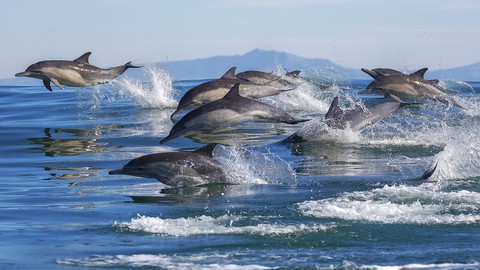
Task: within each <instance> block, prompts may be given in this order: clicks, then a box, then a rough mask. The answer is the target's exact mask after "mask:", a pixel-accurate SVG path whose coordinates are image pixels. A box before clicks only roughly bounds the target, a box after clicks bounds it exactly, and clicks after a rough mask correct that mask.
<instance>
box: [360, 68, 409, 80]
mask: <svg viewBox="0 0 480 270" xmlns="http://www.w3.org/2000/svg"><path fill="white" fill-rule="evenodd" d="M361 70H362V71H363V72H365V73H367V74H368V75H370V77H372V78H374V79H378V78H380V77H383V76H389V75H405V73H403V72H400V71H398V70H395V69H391V68H374V69H372V70H370V69H366V68H361Z"/></svg>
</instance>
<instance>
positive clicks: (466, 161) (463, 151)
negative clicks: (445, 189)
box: [429, 126, 480, 180]
mask: <svg viewBox="0 0 480 270" xmlns="http://www.w3.org/2000/svg"><path fill="white" fill-rule="evenodd" d="M478 128H479V127H478V126H470V127H468V128H466V127H465V128H463V127H462V128H457V129H456V130H455V132H452V135H451V136H449V137H448V140H447V143H446V146H445V148H444V150H443V151H441V152H440V153H438V154H437V155H435V157H434V161H433V164H437V168H436V170H435V171H434V173H433V174H432V176H431V177H430V178H429V179H430V180H449V179H465V178H472V177H478V176H480V140H479V138H478Z"/></svg>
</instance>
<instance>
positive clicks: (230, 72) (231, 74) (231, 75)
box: [221, 67, 237, 79]
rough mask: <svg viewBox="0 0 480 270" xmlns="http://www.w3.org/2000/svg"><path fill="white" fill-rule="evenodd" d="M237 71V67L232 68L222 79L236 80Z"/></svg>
mask: <svg viewBox="0 0 480 270" xmlns="http://www.w3.org/2000/svg"><path fill="white" fill-rule="evenodd" d="M236 71H237V67H231V68H230V69H229V70H228V71H227V72H225V74H223V76H222V77H221V79H236V78H237V77H235V72H236Z"/></svg>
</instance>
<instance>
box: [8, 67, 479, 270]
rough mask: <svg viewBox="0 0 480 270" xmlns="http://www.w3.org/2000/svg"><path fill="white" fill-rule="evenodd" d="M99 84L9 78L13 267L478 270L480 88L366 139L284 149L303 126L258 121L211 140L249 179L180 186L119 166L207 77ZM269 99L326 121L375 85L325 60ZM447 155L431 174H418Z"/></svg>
mask: <svg viewBox="0 0 480 270" xmlns="http://www.w3.org/2000/svg"><path fill="white" fill-rule="evenodd" d="M144 72H145V80H144V81H136V80H134V79H130V78H128V72H127V74H124V75H123V76H122V77H121V78H119V79H117V80H116V81H115V82H113V83H111V84H107V85H101V86H99V87H96V88H92V89H73V88H69V89H67V90H65V91H64V90H60V89H57V88H55V89H54V91H53V92H52V93H50V92H48V91H47V90H46V89H44V87H43V86H38V87H8V86H2V87H0V135H1V143H0V160H1V162H0V172H1V173H0V240H1V245H0V269H87V268H92V267H94V268H97V269H102V268H105V269H112V268H113V269H117V268H121V269H129V268H134V269H137V268H142V267H143V268H148V269H151V268H159V269H295V268H297V269H324V268H328V269H331V268H338V269H401V268H402V267H403V268H408V269H410V268H423V269H425V268H426V269H479V268H480V245H479V243H480V140H479V139H478V134H479V130H480V107H479V105H480V83H477V82H469V83H463V82H457V81H443V82H442V83H443V85H444V86H445V87H446V88H447V89H448V90H450V91H449V93H450V94H451V95H452V96H455V98H457V99H458V100H460V101H461V102H462V104H464V106H465V107H466V108H467V109H466V110H462V109H460V108H458V107H449V106H447V105H445V104H438V103H435V102H433V101H426V102H424V103H423V104H421V105H417V106H410V107H406V108H403V109H401V110H399V111H397V112H396V113H394V114H393V115H392V116H390V117H388V118H386V119H384V120H383V121H382V122H380V123H378V124H377V125H375V126H373V127H370V128H367V129H365V130H364V131H362V132H357V133H355V132H348V131H346V132H340V133H339V134H334V135H332V136H331V137H330V138H329V139H328V140H327V141H313V142H306V143H302V144H296V145H287V144H282V143H278V142H279V141H280V140H282V139H284V138H285V137H286V136H288V135H290V134H291V133H293V132H295V131H296V130H298V129H300V128H301V127H302V126H303V124H297V125H294V126H289V125H285V124H272V123H265V122H262V123H246V124H244V125H242V126H241V128H240V129H239V130H237V131H234V132H230V133H227V134H223V135H222V134H220V135H218V136H217V137H215V138H209V140H216V141H219V142H222V143H224V144H225V145H224V146H222V147H218V148H217V149H216V150H215V153H214V156H215V158H216V159H218V160H219V161H220V162H222V163H223V164H224V165H225V166H226V167H227V168H229V170H231V171H232V172H233V173H235V174H237V175H240V176H242V177H241V178H240V179H242V180H241V181H239V182H238V183H237V184H236V185H225V186H223V185H220V186H205V187H189V188H174V189H172V188H168V187H166V186H164V185H163V184H161V183H159V182H157V181H156V180H155V179H145V178H136V177H132V176H118V175H115V176H113V175H108V171H109V170H111V169H116V168H120V167H121V166H123V165H124V164H125V163H126V162H128V161H129V160H130V159H132V158H135V157H138V156H140V155H143V154H148V153H155V152H164V151H184V150H191V149H195V148H197V147H200V146H202V145H203V144H201V142H202V141H200V140H202V139H197V138H193V139H192V138H184V137H182V138H178V139H175V140H172V141H171V142H168V143H167V144H165V145H159V141H160V139H162V138H163V137H164V136H166V135H167V134H168V132H169V130H170V128H171V127H172V125H173V124H172V123H171V122H170V120H169V116H170V114H171V113H172V112H173V110H174V109H175V106H176V102H177V100H178V99H179V97H180V96H181V95H182V93H184V92H185V91H186V90H188V89H189V88H190V87H192V86H194V85H197V84H199V83H201V82H202V81H172V78H170V77H169V76H168V72H166V71H162V70H154V69H148V68H146V69H145V71H144ZM303 74H304V76H306V77H308V79H309V80H310V83H306V84H304V85H302V86H300V87H299V88H298V89H296V90H294V91H292V92H289V93H283V94H281V95H280V96H277V97H271V98H266V99H263V100H262V101H263V102H266V103H269V104H271V105H274V106H276V107H279V108H282V109H285V110H287V111H288V112H289V113H291V114H293V115H295V116H298V117H314V118H315V117H319V118H321V117H322V116H323V115H324V114H325V113H326V111H327V110H328V107H329V105H330V102H331V100H332V99H333V97H335V96H339V97H340V100H341V101H340V103H341V106H342V107H344V108H353V107H358V106H367V107H368V106H372V105H374V104H378V103H381V102H385V101H386V100H385V99H384V98H378V97H372V96H368V97H365V96H358V95H357V94H356V93H357V92H358V90H361V89H364V88H365V86H366V85H367V84H368V83H369V81H355V80H350V79H348V78H345V77H343V76H341V75H340V74H335V73H334V72H332V71H328V72H327V71H326V70H323V69H313V68H312V69H311V70H306V71H304V72H303ZM436 162H438V169H437V171H436V172H435V173H434V175H433V176H432V178H431V179H430V180H428V181H424V180H418V176H420V175H421V174H422V173H423V171H424V170H425V169H426V168H428V167H429V166H430V165H431V164H433V163H436Z"/></svg>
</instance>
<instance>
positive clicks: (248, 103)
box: [160, 83, 309, 143]
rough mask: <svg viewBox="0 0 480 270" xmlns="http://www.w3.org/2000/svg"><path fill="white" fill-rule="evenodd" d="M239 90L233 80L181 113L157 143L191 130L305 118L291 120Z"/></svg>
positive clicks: (282, 112)
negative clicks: (212, 97)
mask: <svg viewBox="0 0 480 270" xmlns="http://www.w3.org/2000/svg"><path fill="white" fill-rule="evenodd" d="M239 90H240V84H239V83H237V84H235V85H234V86H233V87H232V88H231V89H230V91H229V92H228V93H227V94H226V95H225V96H224V97H223V98H221V99H219V100H215V101H212V102H210V103H207V104H205V105H203V106H201V107H199V108H196V109H195V110H193V111H190V112H189V113H187V114H186V115H184V116H183V117H182V119H180V121H178V122H177V123H175V125H174V126H173V127H172V129H171V130H170V133H169V135H168V136H167V137H165V138H164V139H162V140H161V141H160V143H165V142H167V141H170V140H172V139H175V138H177V137H180V136H184V135H188V134H190V133H192V132H212V131H215V130H218V129H220V128H222V127H230V126H233V125H236V124H240V123H243V122H246V121H250V120H255V119H265V120H270V121H276V122H282V123H287V124H297V123H300V122H305V121H308V120H309V119H295V118H293V117H292V116H291V115H289V114H287V113H286V112H284V111H282V110H280V109H278V108H275V107H272V106H270V105H267V104H264V103H261V102H258V101H256V100H253V99H250V98H246V97H243V96H242V95H241V94H240V93H239Z"/></svg>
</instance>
